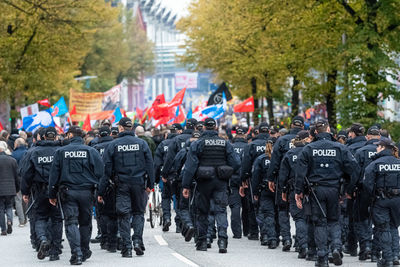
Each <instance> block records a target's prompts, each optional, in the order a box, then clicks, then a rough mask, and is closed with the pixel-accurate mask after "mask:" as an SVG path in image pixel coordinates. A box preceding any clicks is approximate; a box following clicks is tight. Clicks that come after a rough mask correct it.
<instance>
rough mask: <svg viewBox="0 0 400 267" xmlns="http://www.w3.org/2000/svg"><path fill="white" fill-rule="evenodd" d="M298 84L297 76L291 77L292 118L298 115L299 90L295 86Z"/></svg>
mask: <svg viewBox="0 0 400 267" xmlns="http://www.w3.org/2000/svg"><path fill="white" fill-rule="evenodd" d="M299 84H300V81H299V80H298V79H297V76H296V75H294V76H293V85H292V88H291V89H292V117H294V116H297V115H299V106H300V99H299V89H298V88H297V86H298V85H299Z"/></svg>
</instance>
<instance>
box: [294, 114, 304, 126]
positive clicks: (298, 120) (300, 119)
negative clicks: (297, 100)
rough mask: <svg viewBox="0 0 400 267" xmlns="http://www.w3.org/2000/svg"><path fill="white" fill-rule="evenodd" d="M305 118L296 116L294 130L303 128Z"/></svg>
mask: <svg viewBox="0 0 400 267" xmlns="http://www.w3.org/2000/svg"><path fill="white" fill-rule="evenodd" d="M303 127H304V118H303V117H302V116H295V117H294V118H293V120H292V128H303Z"/></svg>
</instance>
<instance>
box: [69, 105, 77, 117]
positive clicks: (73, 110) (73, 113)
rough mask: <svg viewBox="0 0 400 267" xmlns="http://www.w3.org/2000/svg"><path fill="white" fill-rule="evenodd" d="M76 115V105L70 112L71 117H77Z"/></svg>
mask: <svg viewBox="0 0 400 267" xmlns="http://www.w3.org/2000/svg"><path fill="white" fill-rule="evenodd" d="M75 114H76V107H75V105H74V106H73V107H72V110H71V111H70V112H69V115H75Z"/></svg>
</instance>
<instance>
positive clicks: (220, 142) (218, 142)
mask: <svg viewBox="0 0 400 267" xmlns="http://www.w3.org/2000/svg"><path fill="white" fill-rule="evenodd" d="M225 144H226V141H225V140H220V139H206V140H205V145H206V146H225Z"/></svg>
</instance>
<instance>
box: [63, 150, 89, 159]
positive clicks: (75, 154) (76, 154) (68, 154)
mask: <svg viewBox="0 0 400 267" xmlns="http://www.w3.org/2000/svg"><path fill="white" fill-rule="evenodd" d="M65 158H66V159H68V158H87V151H65Z"/></svg>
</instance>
